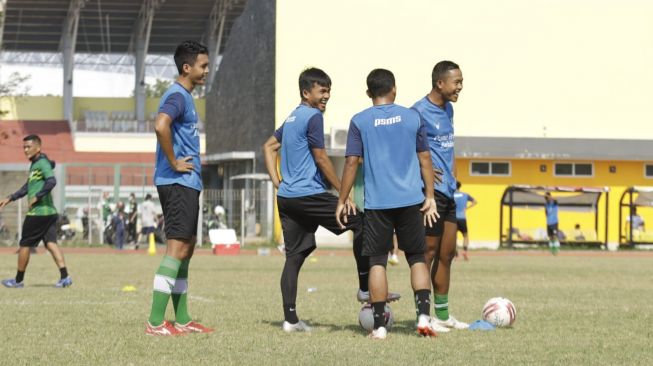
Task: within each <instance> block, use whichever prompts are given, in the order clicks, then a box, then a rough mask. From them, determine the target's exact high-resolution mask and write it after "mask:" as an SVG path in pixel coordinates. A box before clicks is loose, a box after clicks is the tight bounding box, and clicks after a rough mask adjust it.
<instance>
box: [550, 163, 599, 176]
mask: <svg viewBox="0 0 653 366" xmlns="http://www.w3.org/2000/svg"><path fill="white" fill-rule="evenodd" d="M554 175H556V176H560V177H591V176H593V175H594V165H593V164H592V163H555V167H554Z"/></svg>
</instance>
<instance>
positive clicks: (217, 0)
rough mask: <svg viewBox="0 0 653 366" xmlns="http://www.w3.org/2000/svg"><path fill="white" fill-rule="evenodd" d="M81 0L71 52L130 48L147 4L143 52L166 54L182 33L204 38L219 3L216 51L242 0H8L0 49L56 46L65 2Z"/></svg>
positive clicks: (54, 49)
mask: <svg viewBox="0 0 653 366" xmlns="http://www.w3.org/2000/svg"><path fill="white" fill-rule="evenodd" d="M73 1H81V2H82V7H81V9H80V12H79V26H78V30H77V45H76V52H82V53H123V54H124V53H132V52H133V51H134V38H135V37H134V33H135V28H136V27H135V24H138V20H139V17H140V16H141V12H142V9H145V8H146V7H147V5H148V4H153V8H154V12H153V20H152V27H151V32H150V40H149V47H148V54H170V53H172V52H173V51H174V49H175V47H176V46H177V44H179V43H180V42H181V41H184V40H187V39H196V40H201V41H204V42H206V41H207V39H208V37H209V32H211V30H210V28H211V19H212V17H214V16H215V11H214V9H216V8H218V7H219V6H221V5H222V6H224V7H223V9H225V11H224V16H225V18H224V30H223V32H222V42H220V45H221V47H220V50H219V51H218V53H222V50H223V48H224V47H225V44H226V39H227V38H228V36H229V33H230V30H231V26H232V25H233V23H234V20H235V19H236V18H237V17H238V16H239V15H240V14H241V13H242V11H243V8H244V6H245V0H8V1H7V4H6V13H5V21H4V32H3V33H4V34H3V37H2V38H3V39H2V40H0V41H1V43H2V49H3V50H5V51H18V52H58V51H60V50H61V40H62V34H63V33H64V32H63V30H64V27H63V26H62V25H63V24H65V20H66V17H67V14H68V10H69V7H70V5H71V2H73Z"/></svg>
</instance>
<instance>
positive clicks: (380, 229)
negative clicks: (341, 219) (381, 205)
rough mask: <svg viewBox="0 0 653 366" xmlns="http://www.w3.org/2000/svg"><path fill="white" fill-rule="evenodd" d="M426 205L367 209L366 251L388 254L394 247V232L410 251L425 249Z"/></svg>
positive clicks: (409, 252) (406, 249)
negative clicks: (424, 206) (423, 209)
mask: <svg viewBox="0 0 653 366" xmlns="http://www.w3.org/2000/svg"><path fill="white" fill-rule="evenodd" d="M421 207H422V205H414V206H407V207H399V208H390V209H385V210H369V209H367V210H365V214H364V215H363V255H364V256H366V257H374V256H378V255H387V254H388V252H389V251H390V250H392V246H393V244H392V234H393V233H395V234H397V242H398V247H399V249H401V250H403V251H404V252H405V253H406V254H418V253H419V254H422V253H424V217H423V216H422V213H421V212H420V208H421Z"/></svg>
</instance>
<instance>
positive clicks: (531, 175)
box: [456, 159, 653, 242]
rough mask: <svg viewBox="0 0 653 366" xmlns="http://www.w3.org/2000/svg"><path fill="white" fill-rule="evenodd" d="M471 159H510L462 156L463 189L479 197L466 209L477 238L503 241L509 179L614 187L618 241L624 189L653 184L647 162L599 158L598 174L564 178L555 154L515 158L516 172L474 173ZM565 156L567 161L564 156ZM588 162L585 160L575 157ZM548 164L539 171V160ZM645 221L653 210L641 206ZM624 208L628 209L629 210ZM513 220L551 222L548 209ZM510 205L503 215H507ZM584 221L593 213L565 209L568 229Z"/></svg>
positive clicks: (563, 222) (612, 232) (612, 214)
mask: <svg viewBox="0 0 653 366" xmlns="http://www.w3.org/2000/svg"><path fill="white" fill-rule="evenodd" d="M470 161H509V160H505V159H493V160H484V159H472V160H470V159H457V160H456V164H457V171H458V179H459V180H460V181H461V182H462V184H463V187H462V191H464V192H467V193H469V194H471V195H472V196H473V197H474V198H475V199H476V200H477V201H478V202H479V203H478V205H477V206H476V207H474V208H472V209H471V210H469V211H468V213H467V218H468V224H469V228H470V240H472V241H495V242H496V241H498V239H499V207H500V206H499V202H500V200H501V196H502V194H503V192H504V190H505V188H506V187H507V186H508V185H511V184H529V185H549V186H593V187H604V186H607V187H609V188H610V195H609V197H610V201H609V210H608V211H609V212H608V215H609V224H608V225H609V226H608V229H609V235H608V239H609V241H610V242H618V230H619V226H618V225H619V222H618V217H619V216H618V215H619V211H618V209H619V199H620V197H621V195H622V193H623V192H624V190H625V189H626V188H628V187H630V186H633V185H653V179H650V178H644V162H606V161H598V162H594V177H591V178H578V177H573V178H562V177H554V175H553V164H554V162H553V161H550V160H512V161H511V169H512V172H511V173H512V174H511V176H509V177H495V176H491V177H488V176H484V177H481V176H471V175H470V174H469V165H470ZM560 162H563V163H564V162H565V161H560ZM574 162H585V161H574ZM542 164H545V165H546V166H547V171H546V172H540V165H542ZM611 165H614V166H616V168H617V171H616V173H610V172H609V167H610V166H611ZM599 205H600V207H601V210H600V216H599V231H600V234H601V235H600V237H602V236H603V232H604V225H603V223H604V222H605V219H604V216H603V209H604V205H605V201H603V200H601V202H600V204H599ZM639 213H640V214H641V215H642V216H643V218H644V220H645V221H647V222H649V223H653V210H648V209H641V210H640V212H639ZM624 214H626V212H625V211H624ZM513 215H514V216H513V218H514V226H515V227H518V228H520V229H535V228H541V229H545V228H546V220H545V215H544V210H543V209H540V210H521V209H520V210H515V211H514V214H513ZM507 218H508V216H507V210H506V212H505V216H504V219H506V220H507ZM576 223H579V224H581V228H583V229H592V228H594V218H593V216H592V215H590V214H586V213H571V212H564V211H560V229H561V230H563V231H565V232H566V233H567V232H569V231H570V230H571V229H573V226H574V224H576Z"/></svg>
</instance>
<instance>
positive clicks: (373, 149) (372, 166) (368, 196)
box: [335, 69, 437, 339]
mask: <svg viewBox="0 0 653 366" xmlns="http://www.w3.org/2000/svg"><path fill="white" fill-rule="evenodd" d="M396 94H397V88H396V86H395V78H394V75H393V74H392V72H390V71H388V70H384V69H375V70H372V72H370V74H369V75H368V76H367V95H368V96H369V97H370V98H372V103H373V106H372V107H370V108H368V109H365V110H363V111H362V112H360V113H358V114H356V115H355V116H354V117H353V118H352V120H351V123H350V125H349V133H348V136H347V148H346V153H345V155H346V161H345V167H344V170H343V175H342V189H341V190H340V198H339V200H338V206H337V208H336V213H335V216H336V219H337V220H338V224H340V225H341V227H345V226H344V225H346V224H348V223H349V218H350V217H351V216H347V215H348V214H349V213H351V212H350V210H351V209H352V208H351V207H350V206H349V205H348V203H347V202H348V199H349V198H348V197H349V193H350V191H351V188H352V186H353V184H354V180H355V179H356V170H357V167H358V164H359V162H360V159H361V158H363V171H364V174H365V176H364V182H365V215H363V255H364V256H366V257H369V261H370V276H369V277H370V278H369V287H370V297H371V305H372V311H373V314H374V329H373V331H372V332H371V333H370V338H373V339H385V338H386V336H387V330H386V328H385V317H384V309H385V305H386V297H387V291H388V281H387V276H386V266H387V262H388V251H390V249H391V248H392V234H393V231H395V232H396V234H397V241H398V242H399V248H400V249H401V250H403V251H404V253H405V256H406V261H407V262H408V265H409V266H410V274H411V285H412V288H413V291H414V294H415V303H416V308H417V314H418V321H417V332H418V333H419V334H421V335H424V336H435V335H436V332H435V331H434V330H433V328H432V326H431V324H430V323H431V322H430V315H429V312H430V307H431V305H430V289H429V287H430V284H429V272H428V267H427V266H426V263H425V261H424V226H425V225H426V224H428V225H432V224H433V223H435V221H436V217H437V211H436V207H435V200H434V198H433V191H432V190H426V192H425V193H426V198H425V197H424V193H423V191H422V188H423V187H424V184H426V186H427V187H430V186H432V185H433V179H434V172H433V167H432V166H431V157H430V153H429V147H428V143H427V141H426V131H425V129H424V125H423V124H422V123H421V121H420V118H419V115H418V114H417V113H416V112H415V111H413V110H410V109H408V108H404V107H401V106H399V105H396V104H394V100H395V97H396Z"/></svg>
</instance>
